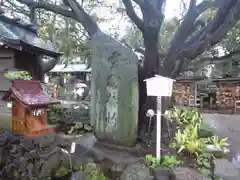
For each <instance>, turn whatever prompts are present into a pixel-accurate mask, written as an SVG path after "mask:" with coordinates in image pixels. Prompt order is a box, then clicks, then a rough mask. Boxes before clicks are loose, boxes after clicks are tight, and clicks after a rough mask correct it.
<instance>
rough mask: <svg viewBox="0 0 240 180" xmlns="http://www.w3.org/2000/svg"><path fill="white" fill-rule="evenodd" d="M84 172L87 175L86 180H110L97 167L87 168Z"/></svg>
mask: <svg viewBox="0 0 240 180" xmlns="http://www.w3.org/2000/svg"><path fill="white" fill-rule="evenodd" d="M84 172H85V173H86V177H85V179H86V180H108V178H107V177H106V176H105V175H104V174H103V172H102V171H101V170H100V169H98V168H96V167H92V166H87V167H86V168H85V169H84Z"/></svg>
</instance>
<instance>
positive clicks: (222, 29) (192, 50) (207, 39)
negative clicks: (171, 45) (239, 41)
mask: <svg viewBox="0 0 240 180" xmlns="http://www.w3.org/2000/svg"><path fill="white" fill-rule="evenodd" d="M233 1H235V0H233ZM235 2H236V3H235V4H233V5H232V7H231V8H230V7H229V9H228V12H229V13H228V14H227V15H226V17H225V19H222V17H221V18H220V19H219V21H218V22H221V25H219V28H218V29H216V30H215V32H213V33H211V34H210V33H209V32H206V33H205V36H203V37H202V38H200V39H198V40H197V41H196V42H195V43H194V44H192V45H191V46H190V47H188V48H187V49H184V50H183V51H181V52H180V53H179V55H178V57H180V58H181V57H188V58H189V59H194V58H195V57H196V56H198V55H200V54H202V53H203V52H204V51H205V50H206V49H209V48H210V47H212V46H214V45H215V44H217V43H218V42H219V41H220V40H221V38H222V37H223V36H224V35H225V34H226V33H227V32H228V31H229V29H231V28H232V27H233V26H234V25H235V24H236V22H237V21H238V20H239V17H240V2H239V1H235ZM213 21H216V20H215V19H214V20H213ZM209 29H210V28H209Z"/></svg>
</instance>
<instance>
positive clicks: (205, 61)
mask: <svg viewBox="0 0 240 180" xmlns="http://www.w3.org/2000/svg"><path fill="white" fill-rule="evenodd" d="M239 57H240V49H238V50H235V51H232V52H230V53H229V54H227V55H224V56H220V57H216V56H214V57H203V58H200V59H198V60H193V61H192V62H191V63H190V64H188V66H187V67H186V68H185V69H184V71H186V70H192V69H197V68H199V67H200V68H203V67H205V66H207V65H209V64H219V63H223V62H227V61H230V60H231V61H234V62H239V61H240V59H239Z"/></svg>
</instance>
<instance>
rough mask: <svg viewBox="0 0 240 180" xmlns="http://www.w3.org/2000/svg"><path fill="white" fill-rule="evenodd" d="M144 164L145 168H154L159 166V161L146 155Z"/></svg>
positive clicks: (150, 155)
mask: <svg viewBox="0 0 240 180" xmlns="http://www.w3.org/2000/svg"><path fill="white" fill-rule="evenodd" d="M145 163H146V166H147V167H151V168H156V167H159V166H160V159H158V158H156V157H154V156H153V155H152V154H148V155H146V156H145Z"/></svg>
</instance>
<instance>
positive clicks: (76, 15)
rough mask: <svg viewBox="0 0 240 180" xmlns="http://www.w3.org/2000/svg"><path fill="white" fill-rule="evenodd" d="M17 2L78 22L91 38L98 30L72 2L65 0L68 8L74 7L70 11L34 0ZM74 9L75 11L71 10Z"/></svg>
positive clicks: (88, 17) (75, 3)
mask: <svg viewBox="0 0 240 180" xmlns="http://www.w3.org/2000/svg"><path fill="white" fill-rule="evenodd" d="M17 1H18V2H20V3H22V4H25V5H27V6H28V7H29V8H30V9H45V10H47V11H51V12H54V13H57V14H60V15H62V16H65V17H69V18H72V19H74V20H76V21H78V22H80V23H81V24H82V25H83V27H84V28H85V29H86V31H87V32H88V34H89V35H90V36H92V35H93V34H94V32H96V31H97V30H98V29H99V28H98V26H97V24H96V22H95V21H94V20H93V19H92V18H91V17H90V16H89V15H88V14H87V13H86V12H85V11H84V9H83V8H82V7H81V6H80V5H79V4H78V3H77V2H76V1H74V0H66V2H67V4H68V5H69V6H70V4H71V5H75V7H74V8H72V7H71V9H72V11H70V10H68V8H62V7H59V6H57V5H53V4H50V3H47V2H46V1H41V2H40V1H38V2H37V1H34V0H17ZM73 9H75V11H74V10H73Z"/></svg>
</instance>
